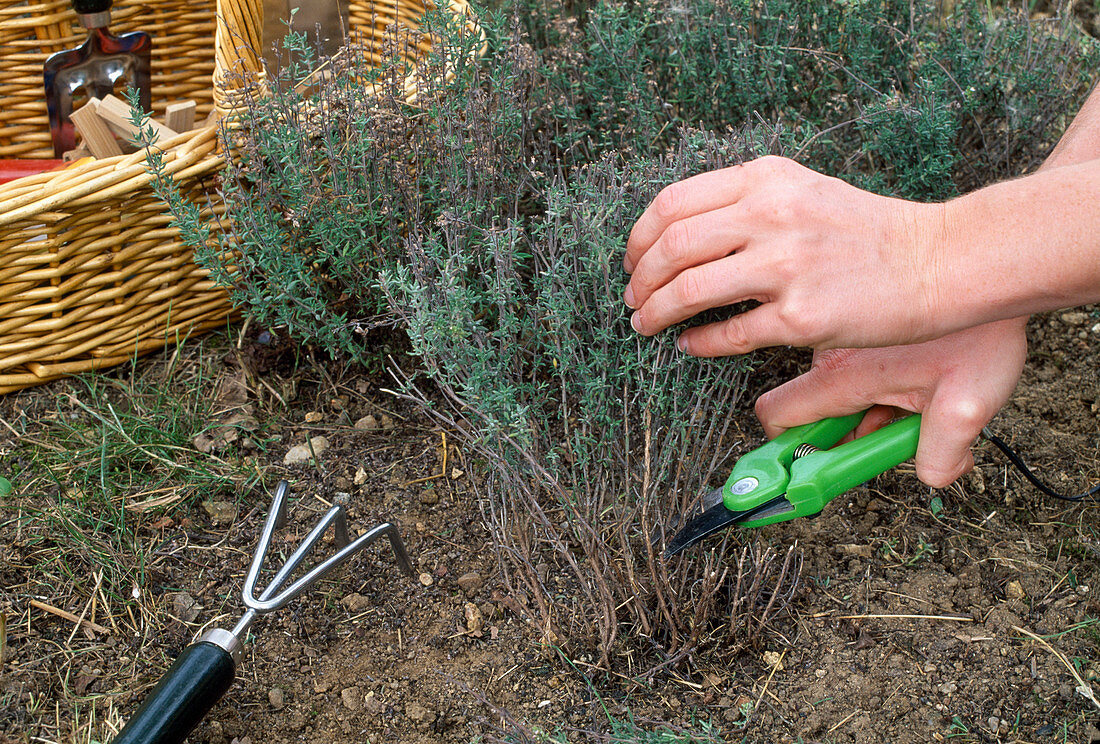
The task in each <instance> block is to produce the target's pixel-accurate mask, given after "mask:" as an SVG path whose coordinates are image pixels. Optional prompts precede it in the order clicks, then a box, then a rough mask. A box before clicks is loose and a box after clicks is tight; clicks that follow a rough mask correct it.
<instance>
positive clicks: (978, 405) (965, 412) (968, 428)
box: [945, 396, 992, 436]
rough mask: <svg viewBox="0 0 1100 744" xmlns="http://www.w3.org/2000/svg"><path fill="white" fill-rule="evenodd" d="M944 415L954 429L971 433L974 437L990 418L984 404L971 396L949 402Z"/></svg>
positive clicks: (990, 414) (990, 415)
mask: <svg viewBox="0 0 1100 744" xmlns="http://www.w3.org/2000/svg"><path fill="white" fill-rule="evenodd" d="M945 413H946V415H947V417H948V418H949V419H950V420H951V421H953V422H954V424H955V426H956V427H958V428H959V429H960V430H962V431H965V432H967V433H971V432H972V433H973V434H974V436H977V434H978V432H979V431H981V429H982V427H983V426H985V425H986V424H987V423H989V419H990V418H992V413H990V412H989V411H988V407H987V406H986V405H985V403H984V402H983V401H982V400H980V399H978V398H976V397H973V396H962V397H959V398H956V399H954V400H952V401H950V402H949V403H948V404H947V410H946V411H945Z"/></svg>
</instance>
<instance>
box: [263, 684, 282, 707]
mask: <svg viewBox="0 0 1100 744" xmlns="http://www.w3.org/2000/svg"><path fill="white" fill-rule="evenodd" d="M267 701H268V702H269V703H271V707H272V708H274V709H275V710H282V709H283V708H284V707H285V706H286V695H285V694H283V691H282V690H280V689H279V688H278V687H272V688H271V689H270V690H268V691H267Z"/></svg>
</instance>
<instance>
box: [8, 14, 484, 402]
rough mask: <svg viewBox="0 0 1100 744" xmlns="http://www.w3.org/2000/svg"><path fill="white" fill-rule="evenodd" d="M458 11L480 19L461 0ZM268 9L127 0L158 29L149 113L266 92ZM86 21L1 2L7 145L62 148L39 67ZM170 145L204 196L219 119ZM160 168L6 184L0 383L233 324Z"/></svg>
mask: <svg viewBox="0 0 1100 744" xmlns="http://www.w3.org/2000/svg"><path fill="white" fill-rule="evenodd" d="M448 9H449V10H450V11H451V12H453V13H455V14H457V15H459V16H461V17H468V18H470V20H469V21H468V22H469V23H470V25H471V27H474V22H473V20H472V17H470V16H469V8H468V6H467V4H466V2H465V0H449V4H448ZM424 10H425V6H424V5H423V4H422V3H420V2H410V1H409V0H376V1H375V2H371V1H370V0H352V1H351V2H350V6H349V28H350V31H351V33H352V35H353V38H354V39H355V40H356V41H358V42H359V43H360V44H364V45H367V46H368V47H370V48H375V45H379V46H378V48H380V45H381V44H382V43H383V41H384V37H385V33H386V30H387V29H388V28H390V27H391V24H393V23H394V22H395V21H397V22H400V23H403V24H405V25H407V26H409V27H411V28H416V27H417V25H418V20H419V19H420V18H421V17H422V16H423V13H424ZM262 12H263V10H262V2H261V0H217V2H216V4H215V1H214V0H201V1H199V0H144V1H139V0H117V2H116V3H115V8H114V10H113V12H112V16H113V22H112V24H111V27H112V30H114V31H116V32H121V31H128V30H135V29H142V30H145V31H148V32H150V33H151V34H153V37H154V38H153V97H154V104H153V108H154V113H155V114H160V113H163V109H164V106H165V105H167V104H169V103H172V102H174V101H178V100H183V99H191V100H194V101H195V102H196V103H197V106H198V109H197V110H198V119H199V121H202V120H203V118H204V117H206V115H207V114H209V113H210V112H211V111H215V112H216V113H217V114H218V115H219V116H226V115H230V114H232V113H234V111H235V106H236V105H239V102H241V101H243V100H244V99H245V95H244V93H245V91H244V90H243V89H242V86H245V85H248V86H252V87H253V89H252V90H251V91H248V94H249V95H252V94H254V93H256V92H257V91H258V92H260V93H262V91H263V86H264V73H263V70H262V63H261V61H260V58H259V57H258V54H257V52H258V50H261V49H262V40H261V39H260V38H259V36H260V33H261V29H262V28H263V18H262ZM84 33H85V32H84V31H83V30H82V29H81V28H79V24H78V23H77V19H76V16H75V14H74V13H73V12H72V10H71V9H70V5H69V0H48V1H40V2H31V1H30V0H16V1H15V2H12V1H10V0H0V101H3V105H2V106H0V158H50V157H53V150H52V147H51V144H50V132H49V123H48V120H47V116H46V106H45V101H44V98H43V93H42V65H43V62H44V61H45V59H46V58H47V57H48V56H49V55H50V54H52V53H53V52H55V51H58V50H60V49H65V48H70V47H73V46H76V45H78V44H79V43H80V41H81V40H82V39H83V37H84ZM408 90H409V91H410V93H411V92H412V91H413V90H414V87H413V86H411V85H410V86H409V87H408ZM160 146H161V147H163V148H165V150H166V153H165V157H164V161H165V166H166V170H167V172H169V173H171V174H172V175H173V177H174V178H175V179H176V180H177V182H178V183H179V185H180V188H181V190H182V191H183V192H184V193H185V194H188V195H189V196H190V197H191V198H194V199H199V198H201V197H202V195H203V194H204V193H206V192H208V190H209V188H210V187H211V186H212V183H211V177H212V176H213V175H214V174H215V173H216V172H217V171H218V170H220V169H221V167H222V166H223V165H224V160H223V156H222V153H221V152H220V150H219V147H218V137H217V127H216V125H215V124H213V123H207V124H206V125H204V126H200V127H199V128H197V129H195V130H193V131H191V132H187V133H184V134H180V135H179V136H177V137H174V138H172V139H170V140H167V141H165V142H162V143H160ZM149 180H150V177H149V175H148V174H147V173H146V171H145V159H144V155H142V154H141V153H140V152H139V153H134V154H131V155H122V156H118V157H112V158H103V159H99V160H93V159H87V160H84V161H79V162H77V163H74V164H72V165H70V166H69V167H67V168H65V169H64V170H60V171H54V172H49V173H42V174H39V175H35V176H28V177H25V178H20V179H18V180H16V181H12V182H11V183H8V184H6V185H0V393H6V392H10V391H12V390H17V389H19V388H22V387H26V386H29V385H35V384H39V383H42V382H46V381H48V380H52V379H56V378H58V377H61V376H64V375H67V374H73V373H76V372H83V371H87V370H92V369H98V368H102V367H106V366H111V365H114V364H119V363H121V362H124V361H126V360H127V359H130V358H133V357H134V356H135V355H138V354H142V353H146V352H149V351H153V350H155V349H158V348H161V347H163V346H164V345H165V344H167V343H175V342H178V341H179V340H182V339H183V338H184V337H186V336H188V335H192V334H195V333H198V332H201V331H205V330H209V329H211V328H214V327H217V326H219V325H224V323H225V322H226V319H227V318H228V317H229V316H230V314H231V313H232V308H231V307H230V304H229V301H228V298H227V296H226V294H225V292H224V291H223V290H222V289H220V288H219V287H217V286H216V285H215V284H214V283H213V282H212V281H211V280H210V279H209V276H208V273H207V272H206V271H205V270H203V269H201V268H199V267H198V266H196V265H195V263H194V261H193V257H192V253H191V251H190V249H188V248H186V247H185V246H184V245H183V244H182V243H180V241H179V240H178V238H177V233H176V231H175V230H174V229H173V228H170V227H169V226H168V224H169V221H170V217H169V215H168V214H167V213H166V212H165V209H164V206H163V205H162V204H161V203H160V201H159V199H157V198H156V197H155V196H154V195H153V193H152V191H151V189H150V186H149ZM205 201H206V200H205V199H203V202H202V203H205Z"/></svg>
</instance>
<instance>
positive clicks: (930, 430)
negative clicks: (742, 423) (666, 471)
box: [756, 318, 1027, 488]
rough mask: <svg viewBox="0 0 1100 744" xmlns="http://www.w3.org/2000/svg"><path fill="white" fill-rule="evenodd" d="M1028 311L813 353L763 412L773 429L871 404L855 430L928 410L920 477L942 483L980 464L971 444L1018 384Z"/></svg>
mask: <svg viewBox="0 0 1100 744" xmlns="http://www.w3.org/2000/svg"><path fill="white" fill-rule="evenodd" d="M1026 324H1027V319H1026V318H1016V319H1011V320H1003V321H998V322H995V323H987V324H985V325H980V326H976V327H974V328H969V329H966V330H964V331H958V332H956V333H953V334H950V335H948V336H943V337H941V338H938V339H935V340H934V341H928V342H925V343H922V344H914V345H909V346H892V347H886V348H877V349H834V350H830V351H819V352H816V353H815V354H814V361H813V366H812V367H811V369H810V371H809V372H807V373H805V374H804V375H801V376H800V377H797V378H795V379H794V380H791V381H790V382H788V383H786V384H784V385H781V386H779V387H778V388H776V389H774V390H772V391H770V392H768V393H765V394H764V395H763V396H761V397H760V399H759V400H758V401H757V402H756V415H757V416H758V417H759V418H760V421H761V423H763V425H764V429H765V431H766V432H767V434H768V436H769V437H775V436H777V435H778V434H780V433H782V432H783V430H785V429H789V428H791V427H792V426H798V425H800V424H807V423H810V422H813V421H818V420H820V419H823V418H827V417H832V416H846V415H848V414H852V413H857V412H859V411H863V410H866V409H869V408H870V409H871V410H870V411H869V412H868V414H867V415H866V416H865V417H864V419H863V422H862V423H861V424H860V426H859V427H858V428H857V430H856V431H855V436H857V437H858V436H862V435H864V434H866V433H868V432H870V431H873V430H875V429H877V428H880V427H882V426H884V425H885V424H887V423H889V421H890V420H891V419H892V418H893V417H894V415H895V412H896V411H897V409H900V410H902V411H909V412H915V413H920V414H922V418H921V428H920V443H919V445H918V447H917V456H916V466H917V477H918V478H920V479H921V480H922V481H924V482H925V483H927V484H928V485H930V486H933V487H935V488H942V487H944V486H947V485H949V484H950V483H952V482H953V481H954V480H956V479H957V478H958V477H959V476H961V475H963V474H964V473H966V472H967V471H969V470H970V469H971V468H972V467H973V466H974V459H973V456H972V455H971V452H970V447H971V445H972V444H973V443H974V440H975V439H977V437H978V435H979V434H980V433H981V430H982V427H983V426H985V425H986V424H987V423H988V422H989V420H990V419H991V418H993V416H994V415H996V413H997V411H999V410H1000V408H1001V406H1002V405H1004V403H1005V401H1007V400H1008V398H1009V396H1010V395H1012V391H1013V390H1014V389H1015V387H1016V382H1017V381H1018V380H1019V378H1020V372H1021V371H1022V370H1023V365H1024V361H1025V358H1026V356H1027V337H1026V335H1025V326H1026Z"/></svg>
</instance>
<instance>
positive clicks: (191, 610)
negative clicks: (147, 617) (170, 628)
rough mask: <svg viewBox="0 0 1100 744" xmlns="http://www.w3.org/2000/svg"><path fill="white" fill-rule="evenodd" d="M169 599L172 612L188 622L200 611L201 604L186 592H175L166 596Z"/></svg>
mask: <svg viewBox="0 0 1100 744" xmlns="http://www.w3.org/2000/svg"><path fill="white" fill-rule="evenodd" d="M167 599H169V600H170V601H171V607H172V614H173V615H175V616H176V617H177V618H179V619H180V620H182V621H183V622H185V623H189V622H191V621H192V620H194V619H195V618H197V617H198V616H199V613H200V612H202V605H200V604H199V603H198V601H197V600H196V599H195V598H194V597H192V596H191V595H190V594H188V593H187V592H176V593H175V594H171V595H169V596H168V597H167Z"/></svg>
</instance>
